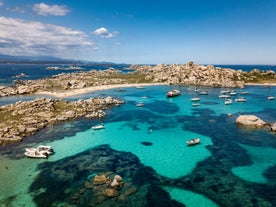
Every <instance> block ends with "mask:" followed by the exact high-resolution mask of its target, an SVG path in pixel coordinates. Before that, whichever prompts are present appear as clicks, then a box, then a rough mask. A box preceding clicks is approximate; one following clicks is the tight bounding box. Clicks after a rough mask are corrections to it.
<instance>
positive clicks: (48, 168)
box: [0, 86, 276, 207]
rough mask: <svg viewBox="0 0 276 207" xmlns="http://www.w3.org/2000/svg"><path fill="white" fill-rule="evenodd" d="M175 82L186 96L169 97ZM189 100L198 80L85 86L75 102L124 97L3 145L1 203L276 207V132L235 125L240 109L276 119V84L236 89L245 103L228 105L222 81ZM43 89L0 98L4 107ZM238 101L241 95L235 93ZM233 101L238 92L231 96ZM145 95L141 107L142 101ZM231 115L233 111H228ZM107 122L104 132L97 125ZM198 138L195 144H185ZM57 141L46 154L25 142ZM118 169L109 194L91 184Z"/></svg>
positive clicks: (29, 206) (30, 205) (0, 156)
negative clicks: (89, 89) (28, 151)
mask: <svg viewBox="0 0 276 207" xmlns="http://www.w3.org/2000/svg"><path fill="white" fill-rule="evenodd" d="M172 88H176V89H179V90H180V91H181V95H180V96H178V97H174V98H167V97H166V96H165V94H166V93H167V91H168V90H170V89H172ZM205 89H206V90H208V92H209V94H208V95H202V96H200V98H201V100H200V105H199V106H192V102H191V100H190V99H191V98H192V97H194V96H195V88H194V87H192V86H190V87H189V86H186V87H182V86H176V87H173V86H149V87H145V88H143V89H140V88H139V89H138V88H125V89H113V90H105V91H98V92H93V93H88V94H85V95H79V96H76V97H71V98H68V100H71V101H73V100H77V99H80V98H82V99H85V98H90V97H98V96H104V97H105V96H113V97H119V98H121V99H123V100H124V101H126V103H125V104H123V105H121V106H119V107H118V106H114V107H111V108H108V109H107V110H106V112H107V116H106V117H105V118H104V119H102V120H91V119H85V118H81V119H78V120H74V121H70V122H65V123H60V124H58V125H54V126H48V127H46V128H44V129H42V130H40V131H39V132H38V133H37V134H36V135H34V136H31V137H28V138H25V139H24V141H22V142H20V143H17V144H14V145H7V146H4V147H1V148H0V206H1V207H2V206H3V207H4V206H5V207H6V206H10V207H18V206H20V207H21V206H26V207H34V206H38V207H43V206H45V207H46V206H47V207H49V206H66V207H67V206H68V207H69V206H70V207H71V206H135V207H138V206H158V207H159V206H187V207H213V206H221V207H225V206H229V207H230V206H231V207H238V206H242V207H251V206H252V207H273V206H276V133H272V132H271V131H270V130H269V129H246V128H241V127H238V126H236V124H235V120H236V118H237V117H238V116H239V115H241V114H250V115H256V116H258V117H260V118H261V119H263V120H264V121H267V122H269V123H274V122H276V100H274V101H269V100H267V96H268V94H269V93H270V92H272V94H276V87H271V88H265V87H263V86H247V87H246V88H245V89H235V90H236V91H237V92H238V94H237V95H236V97H238V96H240V95H241V94H240V93H241V92H242V91H247V92H248V94H246V95H242V96H245V97H246V98H247V102H245V103H238V102H233V104H232V105H224V100H223V99H221V98H219V97H218V96H219V94H220V89H219V88H205ZM37 97H38V96H16V97H9V98H7V97H6V98H2V99H0V105H4V104H7V103H13V102H15V101H18V100H32V99H34V98H37ZM234 98H235V97H234ZM234 98H233V99H234ZM138 102H143V103H144V106H143V107H136V103H138ZM229 114H231V115H232V116H229ZM99 122H103V123H104V124H105V129H103V130H98V131H95V130H92V129H91V126H93V125H96V124H98V123H99ZM195 137H199V138H200V139H201V143H200V144H198V145H195V146H193V147H188V146H186V141H187V140H189V139H192V138H195ZM40 144H46V145H51V146H52V147H53V148H54V150H55V152H56V153H55V154H54V155H52V156H50V157H49V158H48V159H43V160H39V159H30V158H26V157H25V156H24V151H25V148H26V147H33V146H38V145H40ZM103 173H104V174H106V175H110V176H111V177H112V176H114V175H116V174H118V175H120V176H121V177H122V178H123V180H124V183H125V185H124V187H123V188H122V189H121V190H120V191H119V193H120V195H119V196H118V197H115V198H106V197H105V196H104V195H103V194H104V193H103V189H102V186H95V185H93V182H92V181H93V178H94V177H95V175H97V174H98V175H99V174H103Z"/></svg>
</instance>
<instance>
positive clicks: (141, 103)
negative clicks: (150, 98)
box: [136, 102, 144, 107]
mask: <svg viewBox="0 0 276 207" xmlns="http://www.w3.org/2000/svg"><path fill="white" fill-rule="evenodd" d="M136 106H137V107H142V106H144V103H143V102H139V103H137V104H136Z"/></svg>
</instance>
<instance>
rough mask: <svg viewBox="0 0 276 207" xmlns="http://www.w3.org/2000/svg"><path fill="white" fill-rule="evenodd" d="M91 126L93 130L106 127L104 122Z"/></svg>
mask: <svg viewBox="0 0 276 207" xmlns="http://www.w3.org/2000/svg"><path fill="white" fill-rule="evenodd" d="M91 128H92V129H93V130H99V129H104V128H105V126H104V124H97V125H95V126H92V127H91Z"/></svg>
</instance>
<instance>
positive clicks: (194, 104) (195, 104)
mask: <svg viewBox="0 0 276 207" xmlns="http://www.w3.org/2000/svg"><path fill="white" fill-rule="evenodd" d="M192 106H200V103H198V102H195V103H192Z"/></svg>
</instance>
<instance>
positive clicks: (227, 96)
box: [219, 94, 230, 98]
mask: <svg viewBox="0 0 276 207" xmlns="http://www.w3.org/2000/svg"><path fill="white" fill-rule="evenodd" d="M219 98H230V95H228V94H221V95H219Z"/></svg>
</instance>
